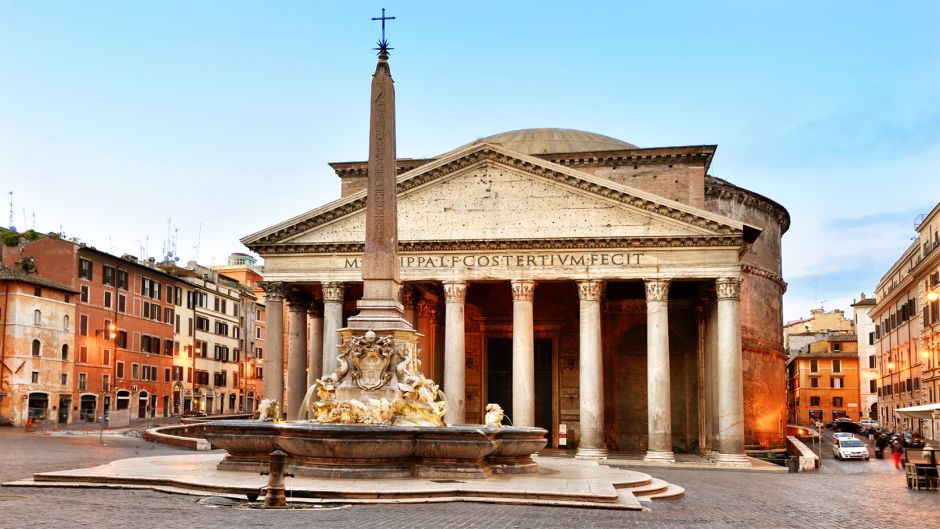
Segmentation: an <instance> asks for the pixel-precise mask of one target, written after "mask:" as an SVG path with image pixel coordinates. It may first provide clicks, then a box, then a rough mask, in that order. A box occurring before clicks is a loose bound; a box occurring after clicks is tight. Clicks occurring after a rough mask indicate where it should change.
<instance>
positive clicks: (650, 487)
mask: <svg viewBox="0 0 940 529" xmlns="http://www.w3.org/2000/svg"><path fill="white" fill-rule="evenodd" d="M668 487H669V483H667V482H666V481H663V480H661V479H659V478H650V480H649V482H648V483H646V484H644V485H641V486H639V487H634V488H631V489H630V492H632V493H633V495H634V496H650V495H653V494H657V493H659V492H663V491H665V490H666V489H667V488H668Z"/></svg>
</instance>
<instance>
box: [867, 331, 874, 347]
mask: <svg viewBox="0 0 940 529" xmlns="http://www.w3.org/2000/svg"><path fill="white" fill-rule="evenodd" d="M868 345H875V333H873V332H870V333H868Z"/></svg>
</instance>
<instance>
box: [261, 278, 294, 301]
mask: <svg viewBox="0 0 940 529" xmlns="http://www.w3.org/2000/svg"><path fill="white" fill-rule="evenodd" d="M258 286H259V287H261V290H264V299H265V301H273V302H281V301H284V290H285V289H286V288H287V284H286V283H284V282H283V281H259V282H258Z"/></svg>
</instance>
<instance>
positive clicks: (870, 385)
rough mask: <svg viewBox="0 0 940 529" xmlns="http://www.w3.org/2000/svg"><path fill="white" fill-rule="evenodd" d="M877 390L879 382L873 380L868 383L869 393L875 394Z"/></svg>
mask: <svg viewBox="0 0 940 529" xmlns="http://www.w3.org/2000/svg"><path fill="white" fill-rule="evenodd" d="M877 388H878V381H877V380H874V379H872V380H869V381H868V391H869V393H874V392H875V390H876V389H877Z"/></svg>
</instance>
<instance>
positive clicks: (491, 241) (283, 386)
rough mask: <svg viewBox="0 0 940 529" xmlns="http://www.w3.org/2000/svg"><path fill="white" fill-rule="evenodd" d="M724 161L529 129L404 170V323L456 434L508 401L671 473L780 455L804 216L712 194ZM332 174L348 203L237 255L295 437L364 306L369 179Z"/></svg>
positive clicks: (408, 164)
mask: <svg viewBox="0 0 940 529" xmlns="http://www.w3.org/2000/svg"><path fill="white" fill-rule="evenodd" d="M715 150H716V146H714V145H697V146H685V147H658V148H639V147H637V146H635V145H632V144H629V143H626V142H624V141H620V140H617V139H614V138H610V137H607V136H603V135H600V134H594V133H588V132H582V131H575V130H568V129H528V130H519V131H512V132H506V133H502V134H496V135H494V136H490V137H487V138H483V139H480V140H477V141H475V142H472V143H470V144H468V145H465V146H462V147H459V148H457V149H455V150H453V151H450V152H447V153H445V154H442V155H440V156H437V157H435V158H428V159H410V158H403V159H399V160H398V164H397V165H398V167H397V170H398V174H399V176H398V180H397V193H398V233H399V259H400V267H401V279H402V282H403V288H402V292H401V302H402V304H403V305H404V308H405V318H406V319H407V320H409V321H410V322H411V323H412V325H413V326H414V327H415V329H416V330H417V331H418V332H419V333H420V334H421V338H420V342H419V345H420V349H421V353H420V358H421V362H422V367H423V370H424V372H425V374H426V375H427V376H429V377H431V378H433V379H434V380H436V381H437V382H439V383H442V386H443V389H444V391H445V393H446V395H447V397H448V402H449V407H450V411H449V412H448V421H449V423H452V424H457V423H467V424H472V423H482V420H483V413H484V407H485V406H486V404H487V403H490V402H494V403H498V404H500V405H501V406H502V407H503V409H504V410H505V411H506V414H507V416H508V417H509V418H510V419H511V420H512V421H513V422H514V424H517V425H523V426H525V425H536V426H541V427H543V428H545V429H546V430H548V431H549V439H550V440H549V446H553V447H567V448H575V447H578V448H579V453H581V452H585V453H595V454H596V455H603V454H604V453H606V451H607V450H611V451H618V452H639V453H645V454H646V458H647V459H652V460H662V461H671V460H673V459H674V454H675V453H676V452H697V453H703V454H706V455H710V456H714V457H716V458H717V459H719V462H721V460H725V462H728V463H730V464H734V463H736V462H741V461H742V460H743V454H744V450H745V449H746V448H752V447H755V448H756V447H761V448H766V447H772V446H780V445H781V444H782V442H783V433H784V429H785V417H786V387H785V378H784V374H785V369H784V366H785V361H786V356H785V354H784V349H783V339H782V329H781V326H782V313H781V300H782V296H783V293H784V290H785V288H786V284H785V283H784V281H783V278H782V277H781V262H780V254H781V237H782V235H783V233H784V232H785V231H786V230H787V228H788V227H789V214H788V213H787V211H786V210H785V209H784V208H783V207H782V206H780V205H779V204H777V203H776V202H774V201H773V200H770V199H768V198H766V197H763V196H761V195H759V194H757V193H754V192H752V191H748V190H746V189H743V188H740V187H737V186H735V185H733V184H731V183H729V182H727V181H724V180H721V179H718V178H715V177H712V176H710V175H709V174H708V170H709V166H710V164H711V162H712V158H713V156H714V155H715ZM331 166H332V168H333V169H334V170H335V172H336V174H337V176H338V177H339V178H340V179H341V182H342V197H341V198H339V199H338V200H335V201H333V202H330V203H328V204H325V205H323V206H321V207H318V208H316V209H313V210H311V211H309V212H306V213H303V214H301V215H298V216H296V217H293V218H290V219H288V220H285V221H284V222H282V223H280V224H277V225H275V226H272V227H270V228H266V229H264V230H262V231H259V232H257V233H255V234H252V235H250V236H247V237H245V238H244V239H242V242H243V243H244V244H245V245H246V246H247V247H248V248H250V249H251V250H253V251H255V252H257V253H258V254H260V255H261V256H262V257H263V258H264V277H265V283H264V287H265V290H266V303H267V306H268V310H267V317H268V321H267V332H268V338H269V339H268V340H267V342H266V343H267V350H266V351H265V352H264V378H265V395H264V396H265V397H266V398H278V397H281V398H282V399H283V400H282V402H284V401H286V407H284V408H282V409H286V410H287V411H288V415H289V416H296V414H297V413H298V411H297V410H298V408H299V404H300V400H301V399H302V398H303V395H304V392H305V391H306V389H307V386H308V385H309V384H311V383H312V381H313V380H314V379H316V378H317V377H320V376H322V374H324V373H330V372H332V371H333V369H335V367H336V355H337V342H338V339H337V332H336V331H337V329H340V328H342V327H343V326H344V325H345V322H346V321H347V318H348V317H350V316H353V315H355V314H356V313H357V310H356V301H357V300H358V299H359V298H360V297H361V296H362V283H361V281H362V279H361V274H360V268H361V266H362V254H363V248H364V243H363V240H364V237H365V195H366V191H365V187H366V173H367V163H366V162H364V161H359V162H342V163H333V164H331ZM285 309H286V310H285ZM285 314H286V318H285V317H284V315H285ZM281 333H283V335H284V336H285V339H284V340H274V339H273V336H276V335H278V334H281Z"/></svg>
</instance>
